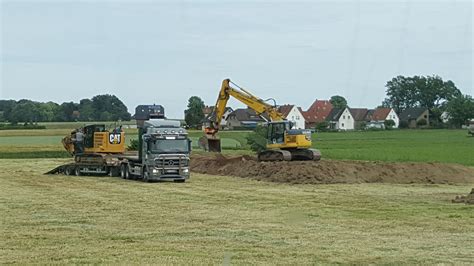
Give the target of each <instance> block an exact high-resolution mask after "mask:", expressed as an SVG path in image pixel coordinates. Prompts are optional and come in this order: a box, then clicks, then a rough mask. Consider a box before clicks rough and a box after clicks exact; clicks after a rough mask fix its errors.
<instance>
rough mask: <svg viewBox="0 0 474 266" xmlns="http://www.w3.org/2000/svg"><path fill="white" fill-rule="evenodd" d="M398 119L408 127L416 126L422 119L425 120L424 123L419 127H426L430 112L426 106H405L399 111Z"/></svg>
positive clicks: (428, 122)
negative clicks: (405, 107)
mask: <svg viewBox="0 0 474 266" xmlns="http://www.w3.org/2000/svg"><path fill="white" fill-rule="evenodd" d="M399 118H400V121H405V122H406V123H408V127H409V128H417V127H418V123H419V122H420V121H422V120H423V119H424V120H425V121H426V125H424V126H421V127H428V126H429V124H430V112H429V110H428V108H423V107H415V108H407V109H405V110H404V111H403V112H401V113H400V116H399Z"/></svg>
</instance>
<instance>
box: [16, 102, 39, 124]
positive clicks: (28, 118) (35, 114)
mask: <svg viewBox="0 0 474 266" xmlns="http://www.w3.org/2000/svg"><path fill="white" fill-rule="evenodd" d="M39 115H40V114H39V110H38V105H37V104H35V102H33V101H31V100H26V99H22V100H19V101H18V102H17V104H16V105H15V107H14V108H13V110H12V111H11V113H10V117H9V118H10V122H11V123H12V124H16V123H19V122H24V123H28V122H30V123H32V122H37V121H38V119H39V118H40V117H39Z"/></svg>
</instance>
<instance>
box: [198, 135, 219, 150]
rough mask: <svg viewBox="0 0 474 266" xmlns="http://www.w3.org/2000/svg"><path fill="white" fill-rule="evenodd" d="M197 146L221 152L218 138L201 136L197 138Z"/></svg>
mask: <svg viewBox="0 0 474 266" xmlns="http://www.w3.org/2000/svg"><path fill="white" fill-rule="evenodd" d="M199 147H201V148H202V149H203V150H205V151H209V152H221V140H220V139H219V138H209V137H208V136H202V137H201V138H199Z"/></svg>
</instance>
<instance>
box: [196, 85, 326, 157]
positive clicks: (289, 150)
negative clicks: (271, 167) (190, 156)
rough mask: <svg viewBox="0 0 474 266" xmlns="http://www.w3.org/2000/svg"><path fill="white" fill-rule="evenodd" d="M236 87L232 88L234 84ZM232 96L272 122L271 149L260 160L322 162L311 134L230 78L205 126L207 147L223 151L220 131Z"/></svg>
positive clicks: (268, 126) (269, 136) (270, 125)
mask: <svg viewBox="0 0 474 266" xmlns="http://www.w3.org/2000/svg"><path fill="white" fill-rule="evenodd" d="M230 84H232V85H234V86H235V87H231V85H230ZM230 96H232V97H234V98H235V99H237V100H239V101H240V102H242V103H244V104H246V105H247V106H248V107H249V108H251V109H252V110H254V111H255V112H256V113H257V115H262V114H266V115H268V117H269V118H270V121H269V122H267V123H266V126H267V147H266V148H267V149H266V150H264V151H262V152H259V153H258V160H259V161H293V160H294V161H298V160H314V161H319V160H320V159H321V153H320V152H319V150H316V149H311V146H312V141H311V131H309V130H302V129H293V123H292V122H290V121H288V120H286V119H285V118H284V116H283V115H282V114H281V113H280V112H279V111H278V109H277V107H276V106H273V105H271V104H269V103H267V102H265V101H264V100H262V99H260V98H258V97H256V96H254V95H252V94H251V93H250V92H248V91H247V90H245V89H243V88H241V87H239V86H238V85H236V84H235V83H233V82H231V81H230V79H225V80H223V81H222V86H221V90H220V92H219V96H218V98H217V102H216V105H215V106H214V109H213V111H212V113H211V115H210V116H209V118H208V119H209V120H208V121H207V122H206V123H205V126H204V138H203V139H204V141H205V142H206V143H205V147H206V148H207V150H208V151H211V152H221V140H220V137H219V134H218V132H219V128H220V123H221V120H222V117H223V115H224V112H225V109H226V105H227V101H228V100H229V98H230Z"/></svg>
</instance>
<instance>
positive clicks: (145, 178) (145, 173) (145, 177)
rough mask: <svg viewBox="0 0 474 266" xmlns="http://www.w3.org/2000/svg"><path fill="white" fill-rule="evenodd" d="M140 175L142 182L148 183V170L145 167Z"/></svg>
mask: <svg viewBox="0 0 474 266" xmlns="http://www.w3.org/2000/svg"><path fill="white" fill-rule="evenodd" d="M142 173H143V175H142V176H143V181H145V182H150V174H149V173H148V169H146V167H144V168H143V170H142Z"/></svg>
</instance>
